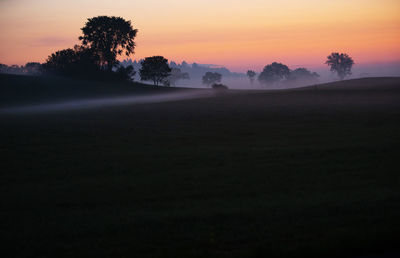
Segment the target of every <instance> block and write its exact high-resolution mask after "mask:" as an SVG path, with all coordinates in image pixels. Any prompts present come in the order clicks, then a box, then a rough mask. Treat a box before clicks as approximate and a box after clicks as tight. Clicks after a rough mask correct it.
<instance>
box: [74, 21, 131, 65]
mask: <svg viewBox="0 0 400 258" xmlns="http://www.w3.org/2000/svg"><path fill="white" fill-rule="evenodd" d="M81 30H82V33H83V36H81V37H79V40H81V41H82V45H83V46H85V47H88V48H90V49H92V50H94V51H95V52H96V53H97V54H98V55H99V57H100V65H101V66H102V67H103V66H106V67H107V69H108V70H109V71H111V70H112V68H113V67H114V66H115V65H116V64H117V63H118V61H117V56H118V55H122V54H123V53H125V55H127V56H129V55H130V54H133V53H134V50H135V46H136V44H135V42H134V39H135V37H136V34H137V32H138V30H137V29H133V27H132V24H131V21H126V20H124V19H123V18H121V17H115V16H111V17H108V16H98V17H94V18H89V19H88V21H87V22H86V24H85V26H84V27H83V28H81Z"/></svg>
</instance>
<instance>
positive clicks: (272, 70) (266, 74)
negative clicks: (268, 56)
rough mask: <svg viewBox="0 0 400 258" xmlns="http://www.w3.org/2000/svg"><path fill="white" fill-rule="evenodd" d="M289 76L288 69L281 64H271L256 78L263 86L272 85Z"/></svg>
mask: <svg viewBox="0 0 400 258" xmlns="http://www.w3.org/2000/svg"><path fill="white" fill-rule="evenodd" d="M289 75H290V69H289V67H287V66H286V65H284V64H281V63H277V62H273V63H272V64H269V65H267V66H265V67H264V70H263V71H262V72H261V73H260V75H259V76H258V80H259V81H260V82H261V83H263V84H272V83H276V82H279V81H281V80H284V79H287V78H288V77H289Z"/></svg>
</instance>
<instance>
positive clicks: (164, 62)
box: [139, 56, 171, 85]
mask: <svg viewBox="0 0 400 258" xmlns="http://www.w3.org/2000/svg"><path fill="white" fill-rule="evenodd" d="M140 64H141V65H142V68H141V69H140V70H139V74H140V79H141V80H142V81H153V83H154V85H159V84H160V83H162V82H164V81H165V79H166V78H168V77H169V76H170V75H171V68H169V65H168V59H165V58H164V57H163V56H152V57H146V58H145V59H144V60H143V61H142V62H140Z"/></svg>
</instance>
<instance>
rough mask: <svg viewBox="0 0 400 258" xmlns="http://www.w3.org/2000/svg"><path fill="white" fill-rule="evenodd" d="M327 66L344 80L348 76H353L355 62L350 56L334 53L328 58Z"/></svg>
mask: <svg viewBox="0 0 400 258" xmlns="http://www.w3.org/2000/svg"><path fill="white" fill-rule="evenodd" d="M325 64H327V65H328V66H330V67H331V71H332V72H335V73H337V75H338V76H339V78H340V79H341V80H343V79H344V78H345V77H346V76H348V75H351V68H352V67H353V65H354V61H353V59H352V58H351V57H350V56H349V55H348V54H344V53H341V54H339V53H332V54H330V55H329V56H328V57H327V60H326V62H325Z"/></svg>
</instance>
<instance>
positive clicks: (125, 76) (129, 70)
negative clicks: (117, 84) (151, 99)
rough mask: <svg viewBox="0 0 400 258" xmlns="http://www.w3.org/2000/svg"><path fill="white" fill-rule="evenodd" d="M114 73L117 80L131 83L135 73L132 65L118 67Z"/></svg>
mask: <svg viewBox="0 0 400 258" xmlns="http://www.w3.org/2000/svg"><path fill="white" fill-rule="evenodd" d="M115 73H116V75H117V77H118V79H119V80H122V81H132V80H133V76H135V74H136V71H135V68H134V67H133V66H132V65H128V66H123V65H119V66H118V68H117V70H116V72H115Z"/></svg>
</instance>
